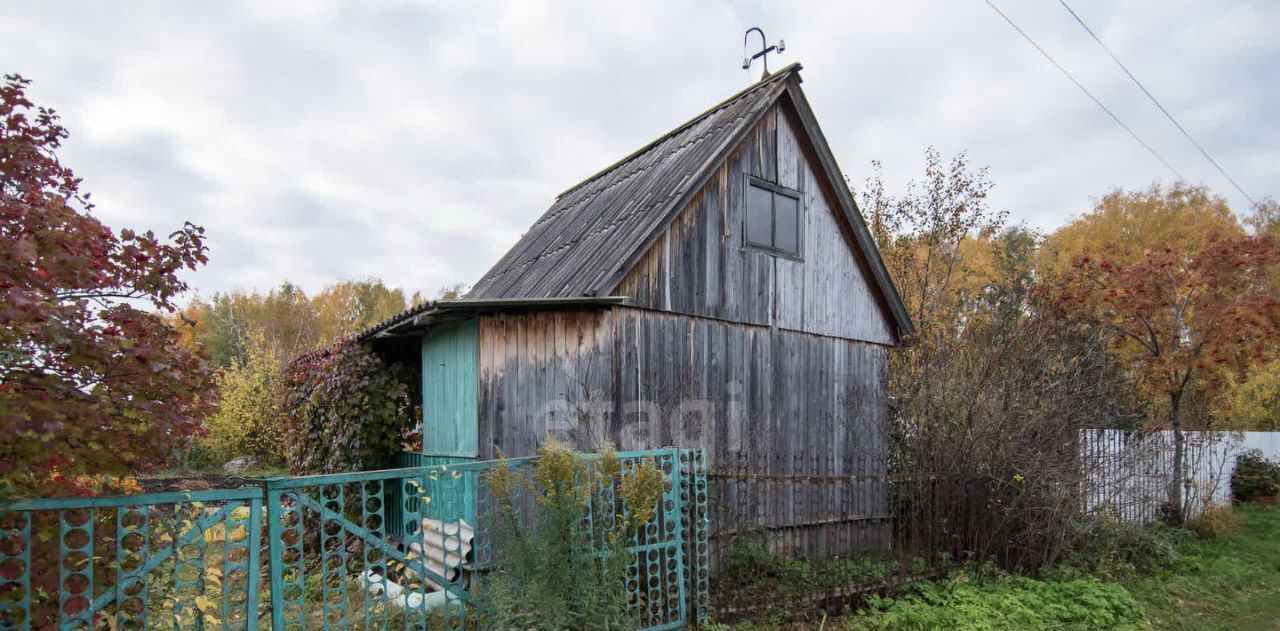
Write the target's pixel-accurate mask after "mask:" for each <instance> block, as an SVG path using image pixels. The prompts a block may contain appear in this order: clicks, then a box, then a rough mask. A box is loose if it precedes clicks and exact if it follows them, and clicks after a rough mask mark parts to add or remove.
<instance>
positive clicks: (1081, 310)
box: [1054, 227, 1280, 519]
mask: <svg viewBox="0 0 1280 631" xmlns="http://www.w3.org/2000/svg"><path fill="white" fill-rule="evenodd" d="M1206 229H1207V227H1206ZM1187 241H1189V243H1188V242H1181V243H1180V242H1170V243H1166V244H1165V245H1163V246H1162V247H1155V248H1149V249H1144V250H1143V251H1142V252H1141V253H1140V254H1135V253H1134V252H1133V251H1132V250H1131V249H1127V248H1125V247H1123V246H1122V245H1118V244H1117V245H1113V246H1112V247H1110V248H1102V249H1100V250H1099V251H1097V252H1095V253H1086V254H1081V255H1080V256H1078V257H1076V259H1075V261H1074V263H1073V265H1072V267H1071V268H1070V269H1068V270H1064V271H1063V272H1062V273H1061V274H1060V275H1059V280H1058V281H1057V285H1056V287H1055V288H1054V292H1055V296H1056V300H1057V302H1058V304H1059V305H1060V306H1061V308H1062V309H1063V312H1064V313H1065V314H1066V315H1067V316H1068V317H1069V318H1072V319H1075V320H1077V321H1087V322H1093V323H1097V324H1100V325H1102V326H1105V327H1107V328H1108V329H1110V330H1112V331H1114V332H1115V333H1116V335H1115V336H1114V338H1113V339H1114V343H1115V347H1116V350H1117V353H1118V355H1119V356H1120V357H1123V358H1126V360H1128V361H1130V362H1131V363H1132V364H1133V365H1134V367H1135V372H1136V377H1137V379H1138V381H1139V383H1140V385H1141V386H1142V390H1143V392H1144V393H1145V394H1146V395H1147V396H1148V397H1150V398H1151V400H1152V401H1153V403H1154V404H1156V405H1155V406H1153V407H1154V408H1155V409H1161V408H1162V409H1163V411H1164V414H1163V418H1164V421H1165V423H1166V424H1167V426H1168V427H1169V428H1170V429H1171V430H1172V431H1173V435H1174V444H1175V448H1174V462H1173V476H1172V479H1171V481H1170V488H1169V507H1170V510H1171V511H1173V514H1174V515H1176V516H1178V517H1179V519H1181V518H1182V516H1183V514H1184V506H1183V495H1184V485H1185V482H1184V477H1185V476H1184V475H1183V466H1184V452H1185V438H1184V435H1183V429H1184V412H1185V410H1184V407H1185V402H1186V397H1187V394H1188V393H1189V392H1191V391H1192V389H1193V388H1194V387H1196V386H1200V387H1202V388H1205V389H1209V388H1212V386H1214V385H1215V384H1214V383H1213V381H1214V380H1216V379H1219V378H1220V377H1221V376H1222V375H1223V374H1224V371H1223V368H1224V367H1231V366H1241V365H1244V364H1246V363H1248V362H1258V361H1261V360H1262V359H1263V357H1262V355H1263V354H1264V353H1265V351H1266V347H1267V340H1268V339H1269V338H1271V337H1272V336H1274V335H1275V334H1276V331H1277V327H1278V326H1280V292H1278V288H1277V287H1276V286H1275V284H1274V283H1272V282H1270V278H1269V275H1270V274H1271V273H1272V271H1273V270H1274V269H1275V264H1276V261H1277V255H1278V252H1277V249H1276V244H1275V242H1274V241H1273V240H1272V239H1270V238H1268V237H1265V236H1253V235H1240V234H1237V233H1233V232H1232V231H1228V233H1227V234H1209V235H1208V236H1203V237H1197V238H1195V239H1189V240H1187ZM1161 404H1162V405H1161Z"/></svg>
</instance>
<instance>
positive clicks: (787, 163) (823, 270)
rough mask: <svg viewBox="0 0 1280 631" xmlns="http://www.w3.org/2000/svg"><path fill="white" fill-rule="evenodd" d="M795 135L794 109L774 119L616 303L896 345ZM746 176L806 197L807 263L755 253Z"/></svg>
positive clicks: (773, 114)
mask: <svg viewBox="0 0 1280 631" xmlns="http://www.w3.org/2000/svg"><path fill="white" fill-rule="evenodd" d="M796 127H798V126H797V125H795V124H793V122H792V119H791V116H790V115H788V113H787V106H785V105H779V106H776V107H774V108H773V110H771V111H770V112H769V113H768V114H766V115H765V117H764V119H763V120H762V121H761V122H760V123H759V124H758V125H756V127H755V128H754V129H753V130H752V132H751V134H750V135H749V136H748V137H747V139H746V140H745V141H744V142H743V143H742V145H740V146H739V147H738V149H737V150H736V151H734V152H733V154H732V155H731V156H730V158H729V159H728V161H726V162H725V164H724V165H722V166H721V167H720V168H719V170H718V171H717V172H716V174H715V176H714V177H712V178H711V181H710V182H708V184H707V185H706V186H705V187H704V188H703V189H702V191H701V192H700V193H699V195H698V196H697V197H695V199H694V200H693V202H692V203H691V204H690V205H689V207H688V208H686V209H685V210H684V211H683V212H682V213H681V214H680V216H679V217H678V218H677V219H676V221H675V222H674V223H673V224H672V227H671V228H670V229H669V230H668V231H667V232H666V233H664V234H663V236H662V237H660V238H659V239H658V241H657V243H655V244H654V246H653V247H652V248H651V249H650V250H649V252H648V253H646V254H645V256H644V257H643V258H642V259H641V261H640V263H639V264H638V265H637V266H636V268H635V269H634V270H632V271H631V272H630V273H629V274H628V275H627V276H626V277H625V278H624V279H623V281H622V283H621V284H620V286H619V287H618V289H617V290H616V291H615V292H614V293H615V294H619V295H624V296H629V297H630V298H631V300H632V302H633V304H635V305H637V306H643V307H649V308H653V309H659V310H662V311H672V312H676V313H684V314H689V315H699V316H707V317H711V318H717V319H722V320H730V321H733V322H742V323H747V324H757V325H762V326H777V327H779V328H783V329H788V330H793V331H804V332H808V333H817V334H821V335H830V336H835V337H845V338H849V339H857V340H864V341H869V342H876V343H881V344H892V343H894V337H893V333H892V324H891V323H890V320H889V319H888V318H887V317H886V316H885V312H884V311H883V310H882V309H881V297H880V296H878V295H877V293H876V291H875V290H874V289H873V288H872V285H871V284H870V283H868V281H867V278H868V274H867V272H866V269H865V266H864V264H863V262H862V261H861V260H860V258H859V255H858V254H857V253H856V252H855V249H854V247H853V245H852V244H853V241H852V238H851V232H850V227H849V226H847V225H844V220H843V218H841V217H838V216H837V214H836V213H835V212H833V208H835V207H836V206H835V202H834V200H833V198H832V195H831V194H830V191H829V189H828V187H829V184H827V183H825V182H824V181H823V180H824V179H825V177H824V176H822V175H821V173H822V172H821V170H820V169H819V168H817V166H816V163H815V162H814V160H813V158H812V153H811V149H810V148H809V147H808V145H807V141H806V140H803V139H802V138H801V137H800V136H799V135H797V133H796V131H795V128H796ZM746 175H752V176H755V177H759V178H762V179H765V180H769V181H772V182H775V183H777V184H780V185H782V186H785V187H787V188H791V189H795V190H798V191H800V192H801V194H802V199H803V208H802V213H803V215H804V221H803V222H802V239H803V246H802V247H803V249H802V252H801V257H800V259H799V260H796V259H792V258H787V257H779V256H774V255H772V254H770V253H768V252H765V251H762V250H759V249H755V248H750V247H746V245H745V240H744V238H743V225H744V217H745V204H744V196H745V194H744V191H745V189H746V186H747V180H746ZM838 185H843V183H838Z"/></svg>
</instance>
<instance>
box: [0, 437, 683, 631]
mask: <svg viewBox="0 0 1280 631" xmlns="http://www.w3.org/2000/svg"><path fill="white" fill-rule="evenodd" d="M619 455H620V456H621V457H622V458H623V460H624V462H625V461H628V460H631V461H634V460H637V459H645V458H647V459H652V461H654V462H655V463H656V464H657V465H658V467H659V468H660V469H661V470H662V471H663V472H664V473H665V474H666V480H667V483H666V487H665V488H664V490H663V493H662V498H661V500H660V502H659V505H658V506H657V507H656V511H655V518H654V519H653V520H652V521H650V522H649V523H648V524H647V525H645V526H644V527H643V528H641V529H640V530H639V532H637V533H636V536H635V539H634V540H633V541H631V542H630V545H629V553H630V555H631V559H630V567H629V569H628V575H627V585H626V588H627V593H628V601H629V603H630V604H631V606H632V607H633V610H634V611H633V613H635V614H636V616H637V617H638V618H639V620H640V621H641V624H643V625H644V628H648V629H667V628H678V627H681V626H685V625H686V624H688V623H690V622H692V621H694V620H696V619H705V617H706V615H707V614H706V594H707V536H706V531H707V521H706V477H705V469H704V466H703V455H702V452H701V451H694V450H676V449H662V450H652V451H644V452H626V453H622V454H619ZM586 458H587V459H588V461H589V463H591V462H595V461H596V460H595V459H594V457H592V456H586ZM534 461H535V460H534V459H516V460H511V461H508V466H509V467H511V468H512V469H513V470H516V471H528V470H530V469H531V468H532V465H533V463H534ZM497 465H498V463H497V462H492V461H490V462H475V461H472V462H465V463H454V464H433V465H431V466H416V467H408V468H401V469H392V470H386V471H372V472H360V473H344V474H334V475H320V476H303V477H289V478H275V479H268V480H264V481H262V483H261V485H260V486H255V487H249V488H241V489H228V490H217V491H200V492H192V493H158V494H146V495H134V496H120V497H94V498H63V499H35V500H24V501H20V502H16V503H11V504H9V505H5V506H2V507H0V630H8V629H54V628H60V629H76V628H87V629H89V628H91V629H96V628H115V629H130V628H154V627H165V628H169V627H172V628H175V629H187V628H194V629H207V628H232V629H258V628H271V629H339V628H340V629H352V628H355V629H399V628H404V629H469V628H483V623H484V613H485V603H484V602H483V599H482V598H481V597H480V595H479V594H480V593H481V591H482V590H478V589H476V588H477V587H478V586H480V585H481V584H482V583H483V582H484V581H485V577H486V575H487V573H488V572H489V570H490V569H491V568H492V567H493V564H494V562H495V550H494V541H493V539H492V537H491V533H490V525H489V522H490V519H489V517H490V515H491V514H492V513H493V510H494V506H493V505H494V501H493V498H492V496H491V494H490V493H489V491H488V489H487V488H486V485H485V484H484V482H483V476H484V474H485V473H486V472H487V471H490V470H492V469H493V468H494V467H495V466H497ZM604 504H606V505H599V504H597V503H596V502H595V501H593V503H592V505H591V506H590V507H589V509H588V514H587V515H586V516H585V518H586V519H613V518H614V516H616V515H618V514H625V512H626V507H625V506H621V505H620V502H617V501H614V500H613V499H612V496H611V495H610V496H609V497H607V498H606V500H605V502H604Z"/></svg>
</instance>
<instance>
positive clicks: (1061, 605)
mask: <svg viewBox="0 0 1280 631" xmlns="http://www.w3.org/2000/svg"><path fill="white" fill-rule="evenodd" d="M1235 512H1236V517H1239V518H1240V519H1236V517H1228V516H1225V515H1215V516H1214V517H1213V518H1212V519H1213V522H1214V523H1213V524H1193V528H1192V529H1191V531H1190V532H1188V531H1177V530H1173V529H1166V528H1158V527H1156V528H1143V529H1129V530H1128V531H1126V532H1124V533H1120V534H1119V535H1116V534H1115V533H1111V535H1114V536H1113V537H1112V538H1114V539H1115V541H1127V542H1129V543H1130V544H1132V545H1133V547H1134V548H1137V549H1139V550H1134V551H1130V552H1129V553H1121V551H1120V550H1119V549H1117V550H1116V551H1115V552H1116V553H1115V554H1114V555H1111V554H1106V555H1103V556H1106V557H1107V558H1104V559H1099V560H1097V561H1096V562H1093V563H1089V564H1085V565H1084V566H1083V567H1076V568H1067V569H1058V570H1055V571H1051V572H1048V573H1046V575H1045V576H1044V577H1042V578H1041V579H1033V578H1027V577H1017V576H1009V575H1004V574H1000V573H998V572H994V571H974V570H967V571H964V572H957V573H954V574H952V575H951V576H950V577H949V578H947V579H946V580H942V581H934V582H923V583H919V584H917V585H916V586H915V587H914V588H913V589H912V590H911V591H909V592H908V593H906V594H903V595H901V596H900V597H898V598H896V599H889V598H872V599H870V600H869V601H868V603H867V605H866V607H865V608H864V610H863V611H862V612H861V613H858V614H855V615H852V616H844V617H841V618H836V619H821V620H820V621H818V620H814V619H809V620H806V621H803V622H797V621H793V622H790V623H785V622H783V621H782V620H781V619H780V618H774V619H761V620H754V621H749V622H744V623H740V624H737V625H734V626H732V627H730V626H725V625H713V626H712V629H719V630H727V629H736V630H737V631H748V630H752V631H754V630H766V629H768V630H773V629H817V628H819V627H820V626H821V627H822V628H823V629H844V630H848V631H871V630H876V631H917V630H919V631H925V630H930V629H946V630H947V631H970V630H972V631H1036V630H1055V631H1057V630H1063V631H1065V630H1079V631H1086V630H1095V629H1096V630H1100V631H1101V630H1112V631H1126V630H1132V629H1153V630H1158V631H1165V630H1168V631H1192V630H1194V631H1201V630H1205V631H1214V630H1219V629H1220V630H1224V631H1226V630H1229V631H1262V630H1271V631H1275V630H1280V508H1274V507H1261V506H1244V507H1239V508H1237V509H1235ZM1237 522H1239V523H1237ZM1224 524H1225V525H1224ZM1104 526H1105V525H1104ZM1192 532H1194V533H1196V534H1198V535H1200V536H1201V538H1196V537H1195V536H1193V535H1192V534H1191V533H1192ZM1097 534H1098V535H1099V536H1100V537H1107V536H1108V534H1107V533H1104V532H1099V533H1097ZM1105 543H1106V545H1103V546H1102V548H1103V549H1106V548H1109V547H1116V546H1115V545H1114V542H1105ZM1095 552H1097V551H1095ZM1138 552H1140V553H1138ZM800 575H801V576H804V575H805V573H803V572H802V573H800Z"/></svg>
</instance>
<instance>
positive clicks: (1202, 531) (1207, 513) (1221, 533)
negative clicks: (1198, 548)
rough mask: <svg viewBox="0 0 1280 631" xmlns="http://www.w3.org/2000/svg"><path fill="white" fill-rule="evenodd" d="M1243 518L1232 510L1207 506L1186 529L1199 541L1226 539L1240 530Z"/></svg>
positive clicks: (1188, 523)
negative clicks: (1194, 534)
mask: <svg viewBox="0 0 1280 631" xmlns="http://www.w3.org/2000/svg"><path fill="white" fill-rule="evenodd" d="M1242 523H1244V516H1243V515H1241V514H1240V513H1238V512H1236V511H1235V510H1234V509H1232V508H1228V507H1222V506H1208V507H1206V508H1205V510H1204V512H1203V513H1201V514H1200V516H1199V517H1196V518H1195V519H1193V520H1191V521H1190V522H1187V528H1188V529H1189V530H1190V531H1191V532H1194V533H1196V537H1199V538H1200V539H1218V538H1221V537H1228V536H1231V535H1233V534H1235V532H1236V531H1237V530H1239V529H1240V524H1242Z"/></svg>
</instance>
